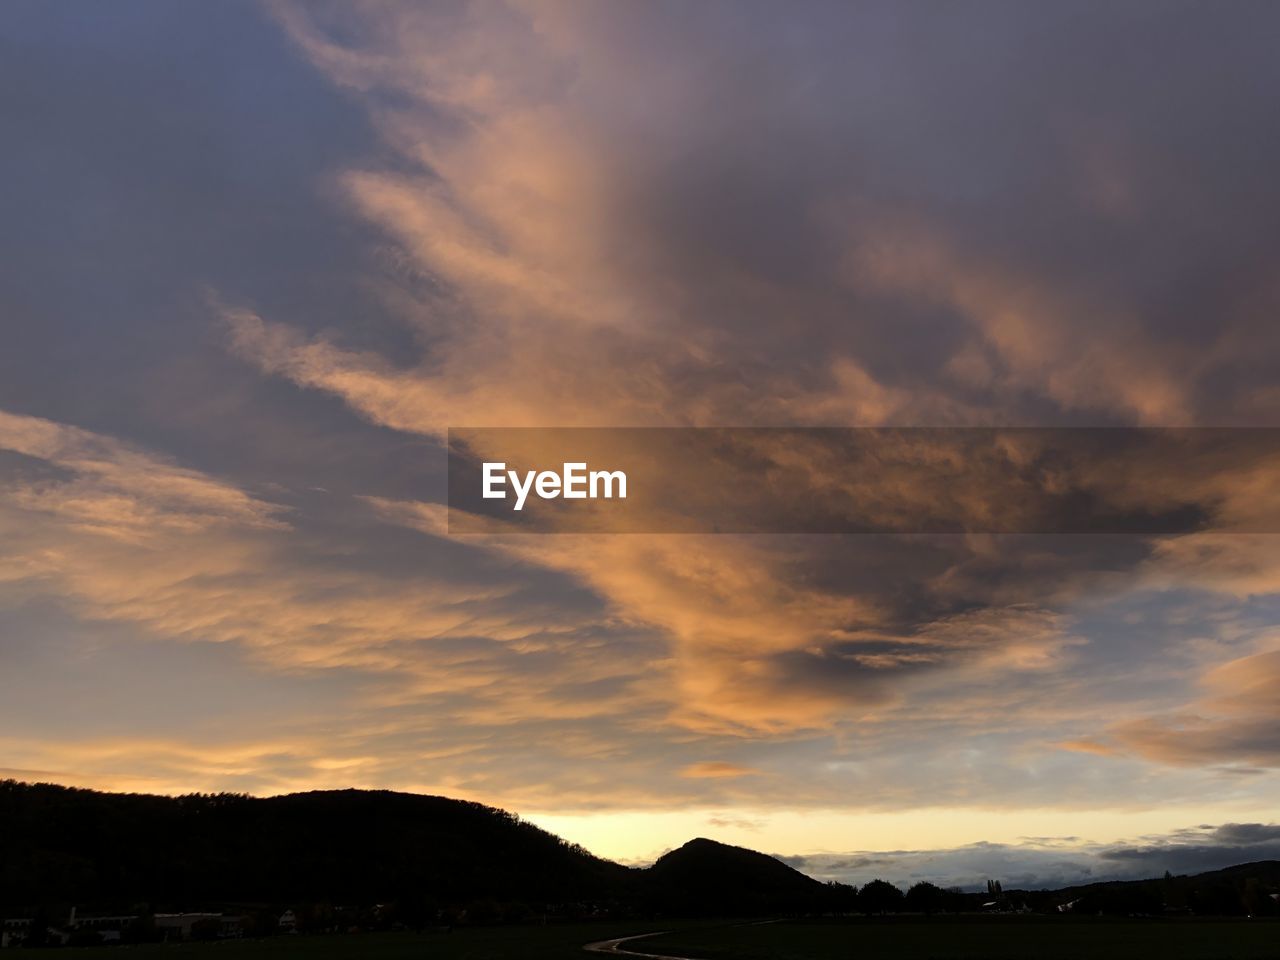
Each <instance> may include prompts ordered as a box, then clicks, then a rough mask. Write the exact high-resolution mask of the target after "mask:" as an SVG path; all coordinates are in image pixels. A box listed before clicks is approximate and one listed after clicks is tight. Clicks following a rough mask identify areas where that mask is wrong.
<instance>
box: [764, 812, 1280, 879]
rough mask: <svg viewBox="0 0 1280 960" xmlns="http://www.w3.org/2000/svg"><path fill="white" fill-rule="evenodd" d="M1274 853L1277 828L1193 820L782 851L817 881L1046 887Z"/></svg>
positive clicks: (1279, 842)
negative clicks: (1032, 835) (1179, 825)
mask: <svg viewBox="0 0 1280 960" xmlns="http://www.w3.org/2000/svg"><path fill="white" fill-rule="evenodd" d="M1278 855H1280V827H1278V826H1276V825H1275V824H1263V823H1227V824H1222V825H1220V826H1208V825H1206V826H1197V827H1189V828H1186V829H1183V830H1176V831H1172V832H1170V833H1168V834H1164V835H1153V836H1149V837H1143V838H1140V839H1139V840H1136V841H1133V842H1127V843H1117V844H1099V843H1089V842H1087V841H1081V840H1079V839H1078V838H1074V837H1071V838H1036V839H1027V840H1025V841H1023V842H1021V843H975V844H970V845H967V846H963V847H954V848H946V849H936V850H899V851H892V852H888V853H871V854H863V853H848V854H816V855H810V856H805V857H787V858H784V859H785V860H786V861H787V862H788V863H790V864H791V865H792V866H794V867H796V868H797V869H799V870H803V871H804V872H806V873H808V874H810V875H811V876H814V877H817V878H818V879H821V880H839V881H841V882H843V883H855V884H862V883H866V882H868V881H869V880H873V879H877V878H880V879H886V880H889V881H890V882H893V883H896V884H898V885H899V886H900V887H902V888H904V889H905V888H906V887H907V886H910V885H911V884H913V883H917V882H919V881H922V880H927V881H929V882H930V883H936V884H938V885H939V886H942V887H961V888H964V889H968V890H981V889H984V888H985V885H986V881H987V880H999V881H1000V882H1001V883H1002V884H1003V886H1004V888H1005V889H1006V890H1012V889H1024V890H1037V889H1052V888H1055V887H1065V886H1072V885H1077V884H1087V883H1096V882H1099V881H1104V880H1140V879H1147V878H1150V877H1158V876H1161V875H1162V874H1163V873H1164V872H1165V871H1166V870H1167V871H1170V872H1172V873H1174V874H1175V875H1177V874H1191V873H1203V872H1206V871H1210V870H1220V869H1222V868H1224V867H1229V866H1234V865H1235V864H1238V863H1247V862H1250V861H1254V860H1271V859H1276V858H1277V856H1278Z"/></svg>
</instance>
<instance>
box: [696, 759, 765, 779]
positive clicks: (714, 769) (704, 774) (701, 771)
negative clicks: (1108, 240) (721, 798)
mask: <svg viewBox="0 0 1280 960" xmlns="http://www.w3.org/2000/svg"><path fill="white" fill-rule="evenodd" d="M759 772H760V771H759V770H753V769H752V768H751V767H744V766H741V765H740V764H736V763H728V762H726V761H724V760H703V761H700V762H698V763H691V764H689V765H688V766H687V767H683V768H681V770H680V776H682V777H689V778H691V779H694V780H699V779H707V778H710V779H718V778H720V777H731V778H732V777H750V776H754V775H755V774H758V773H759Z"/></svg>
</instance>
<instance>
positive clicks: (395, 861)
mask: <svg viewBox="0 0 1280 960" xmlns="http://www.w3.org/2000/svg"><path fill="white" fill-rule="evenodd" d="M637 873H638V871H634V870H632V869H630V868H627V867H623V866H620V865H618V864H616V863H612V862H610V861H607V860H601V859H600V858H598V857H595V856H592V855H591V854H590V853H588V852H587V851H586V850H584V849H582V848H581V847H579V846H576V845H574V844H570V843H567V842H565V841H564V840H561V839H560V838H558V837H556V836H554V835H552V834H550V833H547V832H546V831H545V830H541V829H539V828H538V827H535V826H533V825H532V824H529V823H525V822H524V821H522V820H520V819H519V817H517V816H515V815H514V814H510V813H507V812H505V811H502V810H497V809H494V808H492V807H486V806H483V805H481V804H478V803H467V802H464V801H460V800H449V799H446V798H444V797H430V796H417V795H413V794H404V793H392V792H389V791H381V790H379V791H363V790H341V791H325V792H314V793H299V794H292V795H289V796H282V797H271V798H265V799H260V798H253V797H247V796H240V795H233V794H218V795H202V794H197V795H192V796H185V797H159V796H147V795H141V794H113V793H99V792H96V791H91V790H77V789H69V788H67V787H60V786H52V785H48V784H34V785H31V784H22V783H16V782H14V781H3V782H0V910H4V909H7V910H13V909H15V908H18V907H22V906H25V905H30V904H34V903H59V904H69V903H81V904H95V905H101V906H107V905H117V906H119V907H121V908H124V907H127V906H129V905H130V904H135V903H140V902H143V903H149V904H152V905H161V906H168V907H171V908H185V909H191V908H193V907H195V906H198V905H201V904H214V903H226V902H246V901H247V902H276V903H279V902H289V901H309V902H330V903H385V902H391V901H395V900H400V899H404V898H412V899H422V898H434V899H435V900H437V901H440V902H454V903H458V902H467V901H468V900H470V899H472V898H480V897H483V898H496V899H502V900H530V899H533V898H537V899H538V900H540V901H542V902H547V901H558V900H566V899H573V898H592V899H600V898H604V897H608V896H617V895H620V894H624V893H627V892H629V891H630V887H631V885H632V884H633V883H634V882H635V881H634V878H635V875H636V874H637Z"/></svg>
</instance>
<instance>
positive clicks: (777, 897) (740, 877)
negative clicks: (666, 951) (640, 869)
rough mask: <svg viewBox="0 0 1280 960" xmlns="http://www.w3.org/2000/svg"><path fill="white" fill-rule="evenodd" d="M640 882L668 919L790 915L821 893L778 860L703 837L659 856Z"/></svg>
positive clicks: (820, 887)
mask: <svg viewBox="0 0 1280 960" xmlns="http://www.w3.org/2000/svg"><path fill="white" fill-rule="evenodd" d="M645 879H646V881H647V884H646V885H647V887H648V890H649V897H650V903H651V904H652V905H653V907H654V908H655V909H657V910H659V911H660V912H663V913H670V914H690V915H693V914H736V915H741V916H750V915H756V914H765V913H793V912H798V911H803V910H806V909H811V908H812V907H813V905H814V904H815V903H818V902H820V901H821V898H822V897H823V895H824V894H825V892H826V886H825V885H824V884H821V883H819V882H818V881H817V880H814V879H813V878H812V877H806V876H805V875H804V874H803V873H800V872H799V871H798V870H794V869H792V868H791V867H789V866H787V865H786V864H785V863H783V862H782V861H781V860H776V859H774V858H773V857H770V856H767V855H765V854H763V853H757V852H756V851H754V850H748V849H746V848H745V847H732V846H729V845H728V844H724V843H717V842H716V841H715V840H707V839H705V838H702V837H699V838H698V839H696V840H690V841H689V842H688V843H686V844H685V845H684V846H682V847H680V848H678V849H676V850H672V851H670V852H669V853H666V854H664V855H663V856H662V857H660V858H659V859H658V861H657V862H656V863H654V864H653V866H651V867H650V868H649V869H648V870H647V871H646V878H645Z"/></svg>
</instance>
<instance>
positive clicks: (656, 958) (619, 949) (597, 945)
mask: <svg viewBox="0 0 1280 960" xmlns="http://www.w3.org/2000/svg"><path fill="white" fill-rule="evenodd" d="M777 922H778V921H777V920H753V921H751V922H750V923H745V924H734V926H747V927H753V926H756V925H759V924H765V923H777ZM670 932H671V931H670V930H654V931H653V932H652V933H637V934H633V935H632V936H629V937H616V938H615V939H613V940H596V941H594V942H593V943H588V944H584V945H583V947H582V949H583V950H586V951H587V952H589V953H614V954H621V955H623V956H627V957H644V958H645V960H689V958H688V957H674V956H672V955H670V954H667V953H644V952H642V951H640V950H627V949H626V948H625V947H623V946H622V945H623V944H624V943H631V942H632V941H633V940H646V939H648V938H649V937H660V936H662V935H663V934H664V933H670Z"/></svg>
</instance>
